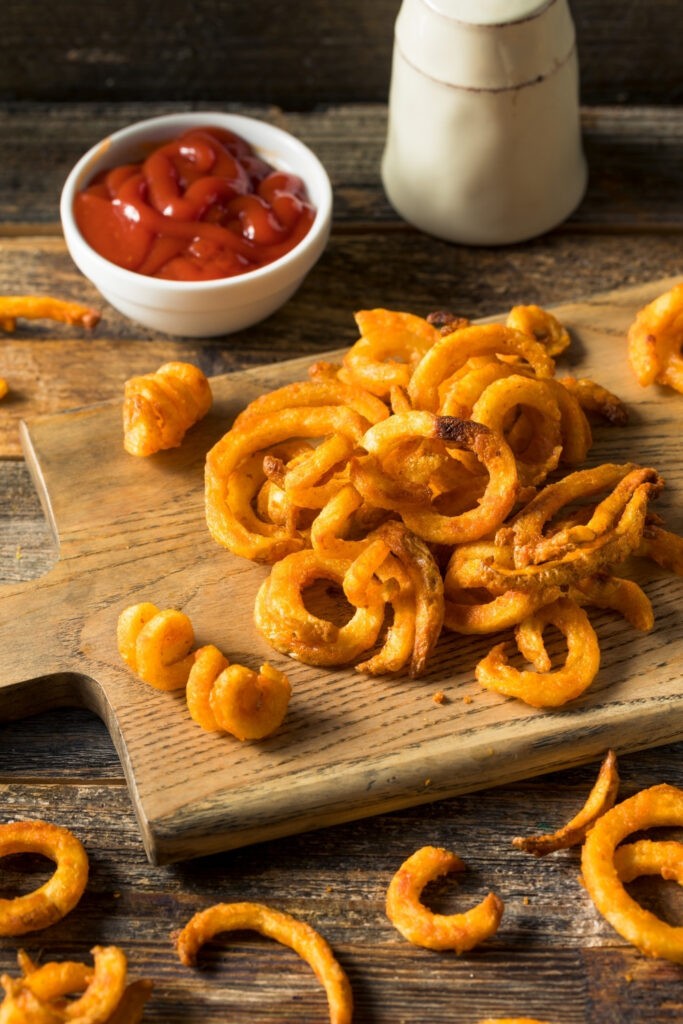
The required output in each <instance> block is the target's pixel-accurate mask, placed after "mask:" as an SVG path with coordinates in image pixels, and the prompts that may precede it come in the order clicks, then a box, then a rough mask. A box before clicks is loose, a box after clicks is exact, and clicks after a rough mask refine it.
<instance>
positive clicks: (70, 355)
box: [0, 229, 681, 458]
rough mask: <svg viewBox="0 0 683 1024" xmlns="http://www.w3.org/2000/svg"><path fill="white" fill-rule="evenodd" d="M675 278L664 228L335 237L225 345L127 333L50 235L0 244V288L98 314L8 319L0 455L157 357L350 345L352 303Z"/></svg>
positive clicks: (215, 369) (557, 296) (241, 359)
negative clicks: (74, 302) (279, 300)
mask: <svg viewBox="0 0 683 1024" xmlns="http://www.w3.org/2000/svg"><path fill="white" fill-rule="evenodd" d="M680 270H681V260H680V240H679V238H678V237H677V236H676V235H669V234H661V235H656V236H651V237H649V238H648V242H647V245H644V244H643V240H642V237H641V236H640V235H639V234H633V233H631V234H623V235H622V234H619V235H607V236H605V235H601V236H599V237H592V236H585V235H583V234H577V233H553V234H550V235H548V236H546V237H545V238H542V239H538V240H537V241H535V242H531V243H528V244H527V245H525V246H518V247H513V248H511V249H489V250H474V249H467V248H463V247H460V246H450V245H448V244H447V243H445V242H438V241H436V240H434V239H430V238H427V237H426V236H425V235H422V234H420V233H419V232H417V231H408V230H406V231H405V232H402V233H400V234H398V235H397V234H396V233H394V232H390V231H381V230H379V229H377V230H374V231H372V232H364V233H360V234H351V233H344V232H340V231H335V232H334V233H333V235H332V239H331V241H330V244H329V246H328V248H327V250H326V252H325V254H324V255H323V258H322V259H321V261H320V263H319V264H318V265H317V266H316V267H315V268H314V270H313V271H312V273H311V274H310V275H309V277H308V278H307V279H306V281H305V283H304V285H303V287H302V288H301V290H300V291H299V292H298V293H297V294H296V295H295V296H294V297H293V298H292V299H291V300H290V302H289V303H288V304H287V305H286V306H285V307H284V308H283V309H282V310H280V311H279V312H278V313H276V314H275V315H274V316H273V317H271V318H270V319H269V320H267V321H266V322H265V323H263V324H260V325H257V326H256V327H253V328H250V329H249V330H246V331H241V332H240V333H238V334H236V335H233V336H230V337H224V338H217V339H212V340H205V341H196V340H195V341H191V340H179V339H170V338H167V337H165V336H164V335H161V334H159V333H155V332H153V331H149V330H146V329H144V328H141V327H139V326H138V325H136V324H134V323H132V322H131V321H128V320H126V319H125V318H124V317H122V316H121V315H120V314H119V313H117V312H116V311H115V310H113V309H112V308H111V307H109V306H108V305H107V304H106V303H103V302H102V301H101V299H100V298H99V296H98V294H97V292H96V290H95V289H94V288H93V286H92V285H90V284H89V282H87V281H86V280H85V279H84V278H83V277H82V276H81V275H80V274H79V272H78V271H77V270H76V268H75V267H74V265H73V263H72V262H71V260H70V258H69V256H68V254H67V253H66V250H65V247H64V244H63V242H62V241H61V239H58V238H51V237H45V236H43V237H29V238H5V239H0V293H1V292H2V291H14V292H17V293H19V292H26V291H36V292H38V293H48V294H49V293H52V294H57V295H61V296H62V297H64V298H73V299H78V300H80V301H83V302H87V303H92V304H94V305H97V306H98V308H100V309H102V311H103V319H102V321H101V323H100V324H99V325H98V326H97V328H96V329H95V331H94V332H93V333H92V334H91V333H85V332H83V331H80V330H77V329H74V328H71V327H67V326H64V325H59V324H52V323H48V322H38V321H32V322H23V323H22V322H21V321H20V322H19V324H18V326H17V330H16V332H15V333H14V334H12V335H7V336H5V338H4V340H3V341H2V344H0V376H2V377H5V378H6V379H7V380H8V382H9V384H10V387H11V392H10V394H9V395H8V396H7V397H6V398H5V399H4V400H3V401H2V403H1V404H0V455H4V456H10V457H15V458H16V457H18V456H19V455H20V446H19V436H18V422H19V420H20V419H22V418H25V417H32V416H36V415H42V414H43V413H48V412H58V411H60V410H63V409H69V408H73V407H75V406H79V405H85V404H91V403H92V402H97V401H101V400H104V399H108V398H113V397H116V396H118V395H120V394H121V389H122V386H123V382H124V381H125V379H126V378H127V377H129V376H133V375H134V374H137V373H147V372H149V371H150V370H154V369H156V368H157V367H158V366H159V365H161V363H162V362H164V361H165V360H166V359H169V358H181V359H183V358H184V359H187V360H189V361H191V362H197V364H198V365H200V366H201V367H202V369H203V370H204V371H205V372H206V373H207V374H209V375H212V376H215V375H217V374H220V373H229V372H232V371H233V370H237V369H244V368H247V367H250V366H255V365H258V364H261V363H264V362H272V361H276V360H282V359H289V358H294V357H296V356H300V355H321V354H324V353H326V352H330V351H331V350H333V349H336V348H340V347H344V346H346V345H350V344H352V342H353V341H354V340H355V337H356V329H355V324H354V321H353V312H354V311H355V310H357V309H361V308H372V307H375V306H383V307H385V308H389V309H406V308H409V309H410V310H411V311H412V312H414V313H418V314H421V315H425V314H427V313H428V312H429V311H430V310H432V309H443V308H447V309H456V310H457V311H458V312H460V313H462V314H463V315H466V316H470V317H480V316H488V315H494V314H496V313H499V312H500V311H501V310H505V309H506V308H508V307H510V306H512V305H514V304H515V303H517V302H537V303H539V304H541V305H546V306H547V305H552V304H556V303H558V302H562V301H566V300H570V299H578V298H581V297H582V296H586V295H588V294H590V293H591V292H594V291H596V290H603V289H612V288H617V287H620V286H622V285H628V284H633V283H635V282H637V281H648V280H654V279H656V278H659V277H661V276H663V275H668V274H671V275H674V274H676V273H678V272H680Z"/></svg>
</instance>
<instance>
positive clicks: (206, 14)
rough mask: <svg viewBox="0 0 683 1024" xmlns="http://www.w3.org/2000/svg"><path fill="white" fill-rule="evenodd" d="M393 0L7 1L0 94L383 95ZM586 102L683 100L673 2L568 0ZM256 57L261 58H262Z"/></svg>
mask: <svg viewBox="0 0 683 1024" xmlns="http://www.w3.org/2000/svg"><path fill="white" fill-rule="evenodd" d="M399 7H400V0H308V2H300V0H295V2H290V3H276V2H274V0H194V2H189V0H145V2H140V0H118V2H116V3H113V2H112V3H104V2H101V0H92V2H90V3H85V2H83V0H57V2H50V3H48V2H47V0H5V3H4V4H3V19H2V33H1V37H0V100H47V101H60V102H68V101H71V100H84V99H88V100H105V101H107V102H118V101H121V100H183V101H187V100H205V101H208V100H221V101H228V102H233V103H274V104H277V105H279V106H283V107H285V108H287V109H289V110H311V109H313V108H315V107H317V106H319V105H320V104H326V103H339V102H344V103H355V102H383V101H384V100H385V99H386V95H387V86H388V82H389V70H390V63H391V47H392V32H393V23H394V19H395V18H396V14H397V12H398V9H399ZM570 7H571V10H572V14H573V16H574V21H575V23H576V30H577V38H578V45H579V55H580V60H581V68H582V100H583V102H584V103H585V104H591V105H592V104H604V103H607V104H612V103H631V104H636V103H637V104H659V103H667V104H670V103H680V102H681V100H683V82H682V81H681V72H680V68H681V58H680V33H681V29H682V28H683V25H682V24H681V22H682V21H683V16H682V13H681V4H680V0H628V2H624V0H570ZM264 54H267V60H266V61H263V59H262V58H263V55H264Z"/></svg>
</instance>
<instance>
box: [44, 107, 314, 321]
mask: <svg viewBox="0 0 683 1024" xmlns="http://www.w3.org/2000/svg"><path fill="white" fill-rule="evenodd" d="M203 125H204V126H209V125H216V126H218V127H222V128H228V129H230V130H231V131H233V132H236V133H237V134H238V135H241V136H242V138H244V139H246V140H247V142H250V143H251V145H252V146H253V147H254V149H255V150H256V152H257V153H258V155H259V156H261V157H262V158H263V159H264V160H266V161H267V162H268V163H270V164H272V165H273V166H274V167H276V168H278V169H279V170H285V171H290V172H292V173H294V174H298V175H299V177H300V178H301V179H302V180H303V181H304V183H305V185H306V187H307V189H308V194H309V197H310V200H311V202H312V203H313V205H314V206H315V208H316V215H315V219H314V221H313V224H312V225H311V228H310V230H309V232H308V233H307V235H306V236H305V237H304V238H303V239H302V240H301V242H299V244H298V245H296V246H295V247H294V248H293V249H292V250H291V251H290V252H288V253H287V254H286V255H285V256H282V257H281V258H280V259H278V260H276V261H275V262H274V263H271V264H268V265H267V266H265V267H260V268H259V269H257V270H252V271H249V272H247V273H246V274H241V275H238V276H236V277H229V278H220V279H218V280H212V281H168V280H164V279H161V278H156V277H148V276H146V275H144V274H137V273H135V272H133V271H131V270H126V269H124V268H123V267H119V266H117V265H116V264H114V263H111V262H110V261H109V260H107V259H105V258H104V257H103V256H100V255H99V254H98V253H97V252H95V251H94V250H93V249H92V248H91V247H90V245H88V243H87V242H86V241H85V239H84V238H83V236H82V234H81V233H80V231H79V230H78V227H77V226H76V221H75V219H74V213H73V207H74V199H75V196H76V194H77V192H78V191H79V190H80V189H82V188H83V187H84V186H85V185H87V184H88V182H89V181H90V180H91V179H92V178H93V177H94V176H95V174H97V173H98V171H101V170H103V169H105V168H108V167H114V166H116V165H117V164H122V163H126V162H129V161H134V160H139V159H141V158H142V156H143V155H144V154H145V153H146V152H149V144H150V143H152V144H154V143H161V142H165V141H167V140H168V139H170V138H173V137H174V136H177V135H180V134H181V132H183V131H186V130H187V129H188V128H192V127H198V126H203ZM60 216H61V221H62V230H63V232H64V238H65V239H66V244H67V247H68V249H69V252H70V254H71V257H72V259H73V261H74V263H75V264H76V266H77V267H78V269H79V270H80V271H81V272H82V273H83V274H84V275H85V276H86V277H87V278H88V279H89V280H90V281H92V283H93V284H94V285H95V287H96V288H97V289H98V290H99V292H100V293H101V294H102V295H103V296H104V298H105V299H106V300H107V302H109V303H110V304H111V305H112V306H114V308H115V309H118V310H119V312H121V313H123V314H124V315H125V316H127V317H130V318H131V319H132V320H136V321H138V322H139V323H141V324H144V325H145V326H146V327H151V328H153V329H154V330H158V331H164V332H165V333H167V334H176V335H184V336H186V337H193V338H206V337H213V336H216V335H220V334H230V333H232V332H234V331H239V330H242V329H243V328H245V327H249V326H250V325H252V324H255V323H258V322H259V321H260V320H264V319H265V318H266V317H267V316H270V314H271V313H274V312H275V310H276V309H278V308H279V307H280V306H282V305H283V304H284V303H285V302H286V301H287V299H289V298H290V296H291V295H292V294H293V293H294V292H295V291H296V289H297V288H298V287H299V285H300V284H301V282H302V281H303V279H304V278H305V276H306V274H307V273H308V272H309V270H310V269H311V268H312V267H313V265H314V264H315V263H316V261H317V260H318V259H319V257H320V256H321V254H322V252H323V250H324V248H325V245H326V243H327V239H328V237H329V232H330V224H331V219H332V187H331V185H330V180H329V178H328V176H327V173H326V171H325V168H324V167H323V165H322V164H321V162H320V161H319V160H318V158H317V157H316V156H315V154H314V153H312V152H311V150H310V149H308V147H307V146H305V145H304V144H303V143H302V142H300V141H299V140H298V139H296V138H294V136H292V135H290V134H288V132H285V131H283V130H282V129H281V128H276V127H274V126H273V125H270V124H267V123H266V122H265V121H257V120H255V119H254V118H251V117H244V116H242V115H240V114H227V113H218V112H201V113H199V112H190V113H182V114H167V115H163V116H161V117H153V118H149V119H148V120H146V121H139V122H137V123H136V124H133V125H130V126H129V127H127V128H122V129H121V130H120V131H117V132H114V133H113V134H112V135H110V136H108V138H106V139H103V140H102V141H101V142H98V143H97V145H95V146H93V147H92V149H90V150H89V151H88V152H87V153H86V154H85V155H84V156H83V157H81V159H80V160H79V161H78V163H77V164H76V165H75V167H74V168H73V170H72V171H71V172H70V174H69V176H68V177H67V179H66V182H65V183H64V188H63V189H62V195H61V200H60Z"/></svg>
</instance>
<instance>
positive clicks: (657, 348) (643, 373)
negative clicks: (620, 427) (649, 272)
mask: <svg viewBox="0 0 683 1024" xmlns="http://www.w3.org/2000/svg"><path fill="white" fill-rule="evenodd" d="M682 344H683V284H677V285H675V286H674V287H673V288H670V289H669V291H667V292H664V294H663V295H658V296H657V298H656V299H654V300H653V301H652V302H649V303H648V304H647V305H646V306H644V307H643V308H642V309H640V310H639V311H638V313H637V314H636V317H635V319H634V320H633V323H632V324H631V326H630V327H629V329H628V334H627V347H628V358H629V361H630V363H631V368H632V369H633V372H634V374H635V376H636V380H637V381H638V383H639V384H640V385H642V387H648V386H649V385H651V384H663V385H666V386H668V387H672V388H674V389H675V390H676V391H683V356H682V355H681V345H682Z"/></svg>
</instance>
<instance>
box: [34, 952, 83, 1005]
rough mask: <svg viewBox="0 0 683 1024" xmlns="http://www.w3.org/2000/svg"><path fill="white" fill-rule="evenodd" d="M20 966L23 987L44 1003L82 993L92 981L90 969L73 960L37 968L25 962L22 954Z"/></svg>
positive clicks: (51, 963) (50, 963)
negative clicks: (22, 975) (22, 973)
mask: <svg viewBox="0 0 683 1024" xmlns="http://www.w3.org/2000/svg"><path fill="white" fill-rule="evenodd" d="M20 952H22V951H20ZM20 965H21V967H22V970H23V972H24V985H25V986H26V988H27V989H29V990H30V991H31V992H32V993H33V995H34V996H36V998H38V999H40V1000H42V1002H44V1003H45V1002H53V1001H54V1000H56V999H60V998H62V997H63V996H72V995H74V994H75V993H76V992H83V991H84V990H85V989H86V988H87V987H88V985H89V984H90V983H91V981H92V979H93V969H92V967H89V966H88V965H87V964H83V963H80V962H77V961H75V960H63V961H61V962H60V963H57V962H52V961H51V962H49V963H45V964H42V965H41V966H40V967H38V966H37V965H36V964H34V963H33V962H27V958H26V956H25V954H24V956H23V957H21V958H20Z"/></svg>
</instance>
